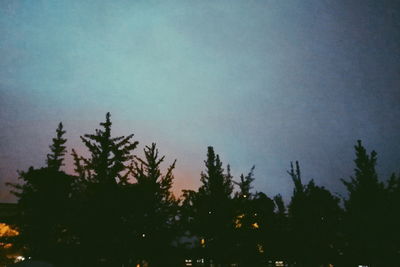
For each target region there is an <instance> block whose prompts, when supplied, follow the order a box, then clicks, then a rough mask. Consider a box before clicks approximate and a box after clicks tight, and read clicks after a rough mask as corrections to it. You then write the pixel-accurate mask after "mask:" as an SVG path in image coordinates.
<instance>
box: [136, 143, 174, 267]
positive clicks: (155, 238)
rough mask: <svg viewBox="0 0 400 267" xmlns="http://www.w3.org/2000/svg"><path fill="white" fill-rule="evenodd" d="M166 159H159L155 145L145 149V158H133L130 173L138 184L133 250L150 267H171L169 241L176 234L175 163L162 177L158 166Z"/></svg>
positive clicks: (171, 250)
mask: <svg viewBox="0 0 400 267" xmlns="http://www.w3.org/2000/svg"><path fill="white" fill-rule="evenodd" d="M164 159H165V156H162V157H159V153H158V149H157V148H156V144H155V143H152V144H151V146H146V147H145V149H144V159H142V158H140V157H137V156H136V157H135V160H134V162H133V166H132V167H131V172H132V176H133V178H134V179H135V180H136V181H137V183H136V184H135V186H136V190H137V201H138V203H140V206H137V209H136V211H135V215H136V219H135V220H134V221H133V222H132V225H133V226H134V228H135V229H133V231H132V232H134V233H136V234H135V236H133V238H132V239H135V238H136V240H137V243H136V245H137V246H136V247H134V248H133V249H134V250H136V251H137V252H138V254H139V255H137V257H138V259H139V260H146V261H147V262H149V264H150V266H167V265H168V264H172V263H171V261H172V258H173V257H172V256H173V255H174V249H173V247H172V246H171V244H172V241H173V240H174V238H176V235H177V221H176V217H177V210H178V209H177V208H178V201H177V200H176V199H175V197H174V195H173V193H172V192H171V188H172V184H173V179H174V176H173V173H172V172H173V170H174V168H175V163H176V160H175V161H174V162H173V163H172V164H171V165H170V166H169V167H168V169H167V170H166V173H165V174H162V171H161V164H162V163H163V161H164Z"/></svg>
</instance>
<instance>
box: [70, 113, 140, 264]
mask: <svg viewBox="0 0 400 267" xmlns="http://www.w3.org/2000/svg"><path fill="white" fill-rule="evenodd" d="M110 117H111V116H110V113H107V114H106V121H105V122H102V123H100V126H101V127H102V129H96V131H95V134H85V135H84V136H83V137H81V140H82V142H83V143H84V145H85V146H86V148H87V149H88V150H89V153H90V156H89V157H88V158H85V157H82V156H79V155H78V154H77V153H76V152H75V151H73V157H74V161H75V170H76V171H77V172H78V177H79V178H78V180H77V181H78V184H77V185H76V184H75V185H74V186H75V189H77V191H78V193H77V195H76V197H75V201H76V206H77V210H76V212H77V215H76V216H75V218H76V220H75V223H74V225H75V231H76V235H77V236H78V237H79V243H80V247H81V249H80V250H78V252H79V251H84V252H85V253H84V254H81V255H80V258H81V261H82V262H81V264H83V265H91V266H101V265H106V266H118V265H120V264H122V263H123V262H124V260H125V258H126V255H124V252H125V250H123V249H122V247H124V246H125V245H124V242H125V238H124V237H125V233H124V228H123V227H122V226H123V225H124V221H125V220H126V216H127V214H126V212H127V210H128V209H127V207H128V205H129V204H128V203H126V202H124V201H123V200H124V199H123V191H124V186H125V185H127V184H128V175H129V168H128V166H129V164H130V162H131V160H132V159H133V154H132V152H133V150H134V149H135V148H136V146H137V144H138V142H136V141H135V142H133V141H131V139H132V137H133V134H131V135H128V136H126V137H125V136H120V137H112V136H111V125H112V123H111V119H110ZM106 229H109V230H108V231H106Z"/></svg>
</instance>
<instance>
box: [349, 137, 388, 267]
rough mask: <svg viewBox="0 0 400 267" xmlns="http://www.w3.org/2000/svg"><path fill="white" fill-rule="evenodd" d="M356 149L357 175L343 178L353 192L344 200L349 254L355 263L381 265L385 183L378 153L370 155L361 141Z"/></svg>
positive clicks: (355, 170)
mask: <svg viewBox="0 0 400 267" xmlns="http://www.w3.org/2000/svg"><path fill="white" fill-rule="evenodd" d="M354 148H355V151H356V159H355V160H354V162H355V165H356V168H355V169H354V172H355V174H354V176H353V177H350V181H346V180H344V179H342V182H343V184H344V185H345V186H346V188H347V190H348V192H349V196H348V199H345V201H344V203H345V208H346V217H345V231H346V239H347V241H348V246H347V247H346V256H347V257H348V258H349V259H348V260H349V261H351V262H353V263H354V264H360V263H365V264H379V262H380V261H381V260H382V259H383V256H384V254H385V253H384V252H383V250H384V247H385V246H384V245H383V244H385V243H386V242H385V240H384V238H385V235H384V232H383V227H382V226H383V225H382V218H384V217H383V216H384V209H383V207H384V206H383V204H384V201H383V200H384V186H383V184H382V183H381V182H379V180H378V175H377V173H376V170H375V166H376V160H377V153H376V152H375V151H372V152H371V154H368V153H367V151H366V149H365V148H364V146H363V145H362V143H361V141H360V140H358V141H357V145H356V146H355V147H354Z"/></svg>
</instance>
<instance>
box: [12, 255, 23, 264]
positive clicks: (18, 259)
mask: <svg viewBox="0 0 400 267" xmlns="http://www.w3.org/2000/svg"><path fill="white" fill-rule="evenodd" d="M24 260H25V257H24V256H17V257H16V258H15V261H14V262H15V263H17V262H21V261H24Z"/></svg>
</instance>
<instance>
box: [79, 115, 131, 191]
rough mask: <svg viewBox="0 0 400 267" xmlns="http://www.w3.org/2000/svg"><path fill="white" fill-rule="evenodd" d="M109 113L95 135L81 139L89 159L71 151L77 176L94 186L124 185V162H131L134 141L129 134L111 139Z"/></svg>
mask: <svg viewBox="0 0 400 267" xmlns="http://www.w3.org/2000/svg"><path fill="white" fill-rule="evenodd" d="M110 117H111V115H110V113H109V112H108V113H107V114H106V121H105V122H102V123H100V126H102V127H103V129H96V133H95V134H85V135H84V136H81V140H82V142H83V143H84V144H85V146H86V147H87V149H88V150H89V152H90V158H84V157H80V156H78V155H77V154H76V152H73V156H74V160H75V168H76V170H77V171H78V172H79V173H78V174H79V175H80V176H83V177H86V179H87V180H89V181H92V182H95V183H104V184H116V183H126V182H127V178H128V172H126V170H127V169H128V163H129V162H130V161H131V160H132V159H133V155H132V154H131V152H132V151H133V150H134V149H135V148H136V146H137V145H138V142H137V141H135V142H132V141H131V139H132V137H133V134H130V135H128V136H126V137H125V136H119V137H111V125H112V123H111V120H110Z"/></svg>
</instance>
